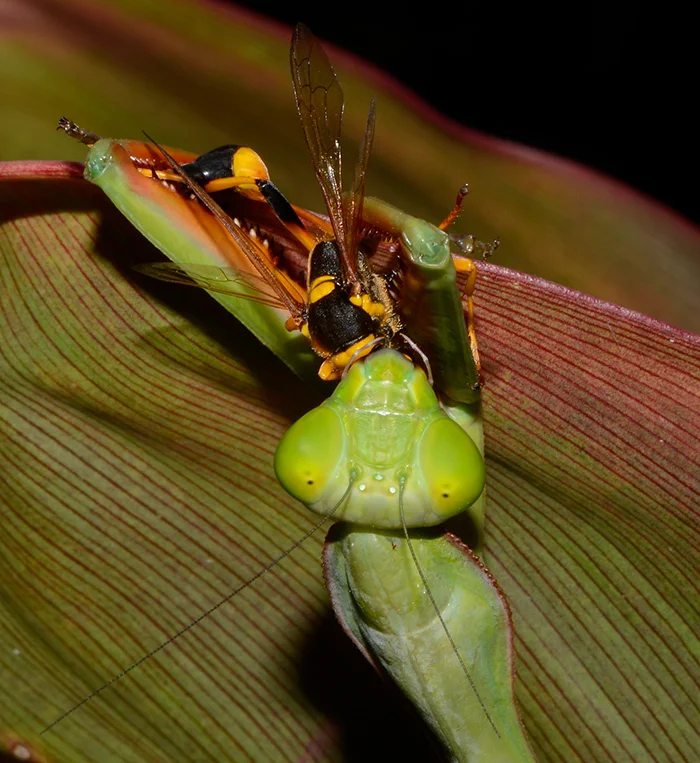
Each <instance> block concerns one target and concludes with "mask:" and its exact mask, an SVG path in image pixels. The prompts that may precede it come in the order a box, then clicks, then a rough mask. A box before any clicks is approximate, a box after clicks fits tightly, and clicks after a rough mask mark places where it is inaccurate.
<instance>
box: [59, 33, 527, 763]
mask: <svg viewBox="0 0 700 763" xmlns="http://www.w3.org/2000/svg"><path fill="white" fill-rule="evenodd" d="M291 59H292V75H293V80H294V84H295V92H296V96H297V105H298V108H299V112H300V116H301V120H302V125H303V126H304V130H305V135H306V138H307V142H308V144H309V148H310V153H311V156H312V160H313V162H314V166H315V169H316V173H317V177H318V179H319V183H320V184H321V187H322V190H323V192H324V196H325V199H326V204H327V210H328V213H329V216H330V223H328V222H326V221H325V220H323V219H322V218H320V217H317V216H314V215H311V214H309V213H305V212H303V211H302V210H297V209H296V208H294V207H293V206H292V205H291V204H290V203H289V202H288V201H287V200H286V198H285V197H284V196H283V195H282V194H281V193H279V191H278V190H277V189H276V188H275V187H274V186H272V184H271V181H270V180H269V176H268V175H267V170H266V168H264V164H262V162H261V161H260V162H258V161H257V159H256V158H255V157H256V155H253V156H252V157H251V154H248V153H243V154H242V155H241V154H240V153H239V152H240V149H239V147H234V148H236V150H235V151H229V152H228V154H227V157H228V158H227V160H226V161H225V162H224V163H223V165H222V164H221V161H220V160H221V155H220V154H217V155H216V157H215V158H216V162H219V163H218V164H217V163H216V162H215V161H214V159H212V158H210V159H208V160H206V161H203V162H202V161H200V162H199V165H198V166H197V171H198V173H199V174H195V173H194V171H193V170H192V169H189V171H188V168H189V167H190V165H194V164H195V163H196V162H197V161H198V160H197V159H196V158H194V157H189V156H188V155H186V154H178V153H176V152H172V153H171V152H169V151H167V150H166V149H163V148H161V147H159V146H157V145H154V144H152V143H140V142H135V141H112V140H106V141H105V140H99V139H97V136H92V135H91V134H88V133H84V132H83V131H79V128H77V127H76V126H75V125H72V123H66V124H64V125H63V127H64V129H67V131H68V132H71V133H72V134H73V135H74V137H79V138H80V139H82V140H83V142H85V143H87V144H88V145H90V147H91V148H90V153H89V155H88V158H87V163H86V177H87V178H88V179H89V180H91V181H92V182H94V183H96V184H97V185H99V186H100V187H101V188H103V190H104V191H105V192H106V193H107V195H108V196H109V197H110V198H111V199H112V200H113V201H114V203H115V204H116V206H117V207H118V208H119V209H120V210H121V211H122V212H124V214H125V215H126V216H127V217H128V218H129V219H130V220H131V221H132V222H133V223H134V224H135V225H136V226H137V227H138V228H139V229H140V230H141V231H142V232H143V233H144V234H145V235H146V236H147V237H148V238H149V239H151V240H152V241H153V242H154V243H156V245H157V246H158V247H159V248H160V249H161V250H162V251H163V252H164V253H165V254H166V255H167V256H168V257H169V258H170V259H171V263H172V264H168V263H166V264H161V265H160V266H153V267H152V268H150V271H148V272H149V274H150V275H155V276H156V277H161V278H164V279H165V280H170V281H176V282H181V283H189V284H192V285H197V286H200V287H203V288H205V289H207V290H208V291H210V292H211V293H212V296H214V297H215V298H217V299H218V300H219V301H221V302H222V304H224V306H225V307H227V309H229V310H230V311H231V312H232V313H233V314H234V315H236V316H237V317H238V318H239V319H240V320H241V321H242V322H243V323H244V324H245V325H246V326H247V327H248V328H250V329H251V330H252V331H253V332H254V333H255V334H256V336H257V337H258V338H259V339H260V340H261V341H262V342H263V343H264V344H266V345H267V346H268V347H269V348H270V349H271V350H272V351H273V352H275V354H277V355H278V356H279V357H280V359H282V360H283V361H284V362H285V363H287V365H289V366H290V367H291V368H292V369H293V370H295V371H296V372H297V373H299V374H300V375H308V374H309V371H310V369H315V368H316V367H317V365H318V358H317V357H316V356H320V357H321V358H322V359H323V362H322V364H321V372H320V375H321V377H322V378H323V379H326V380H328V381H334V380H339V384H338V386H337V387H336V388H335V390H334V391H333V392H332V393H331V394H330V396H329V398H328V399H327V400H326V401H324V402H323V403H322V404H321V405H320V406H318V407H317V408H315V409H313V410H312V411H310V412H309V413H307V414H306V415H305V416H304V417H302V418H301V419H300V420H299V421H298V422H297V423H296V424H294V425H293V426H292V428H291V429H290V430H289V432H288V433H287V434H286V435H285V437H284V438H283V440H282V441H281V443H280V445H279V447H278V450H277V454H276V456H275V464H274V467H275V472H276V474H277V476H278V478H279V481H280V483H281V484H282V486H283V487H284V488H285V489H286V490H287V491H288V492H289V493H290V494H291V495H293V496H294V497H295V498H297V499H298V500H300V501H301V502H302V503H304V504H306V505H307V506H308V507H309V508H310V509H311V510H312V511H315V512H317V513H319V514H320V515H321V516H322V517H328V518H331V519H334V520H342V523H341V524H340V525H337V526H335V527H334V528H333V529H332V530H331V533H330V535H329V539H328V541H327V543H326V547H325V551H324V560H323V564H324V575H325V580H326V583H327V587H328V589H329V592H330V595H331V600H332V603H333V606H334V609H335V612H336V615H337V617H338V619H339V620H340V622H341V624H342V626H343V628H344V629H345V630H346V632H347V633H348V634H349V636H350V638H351V639H352V640H353V641H354V642H355V644H356V645H357V646H358V647H359V648H360V650H361V651H362V652H363V654H365V656H366V657H368V659H370V661H372V662H373V663H374V664H375V665H377V666H378V667H379V668H380V669H381V670H383V671H386V672H387V673H388V674H389V675H390V676H391V677H392V678H393V680H394V681H395V682H396V683H397V684H398V685H399V686H400V687H401V689H402V690H403V691H404V693H405V694H406V695H407V696H409V697H410V698H411V700H412V701H413V703H414V705H415V706H416V707H417V708H418V709H419V712H420V713H421V715H422V716H423V718H424V719H425V720H426V722H427V723H428V724H429V725H430V726H431V728H432V729H433V731H434V732H435V733H436V735H437V736H438V737H439V739H440V740H441V741H442V743H443V744H444V746H445V749H446V750H447V751H448V754H449V755H450V757H451V758H452V759H454V760H465V761H467V760H468V761H494V760H501V761H528V760H534V758H533V756H532V752H531V751H530V748H529V745H528V742H527V739H526V737H525V734H524V731H523V730H522V726H521V723H520V720H519V716H518V711H517V706H516V704H515V699H514V695H513V674H512V643H511V638H512V637H511V635H510V615H509V612H508V607H507V603H506V602H505V599H504V597H503V596H502V594H501V593H500V591H499V589H498V587H497V585H496V583H495V581H494V580H493V578H492V577H491V576H490V574H489V573H488V571H487V570H486V569H485V568H484V567H483V564H482V563H481V561H480V559H479V557H478V556H477V555H476V553H475V551H476V552H478V553H481V552H482V543H481V533H482V528H483V511H484V499H483V495H482V493H483V485H484V461H483V437H482V425H481V408H480V405H481V404H480V367H479V361H478V354H477V351H476V336H475V332H474V326H473V308H472V305H471V292H472V291H473V278H474V270H473V264H472V263H471V260H469V259H468V258H467V257H458V258H457V260H456V262H457V264H458V266H459V267H460V269H461V270H463V271H464V272H465V273H466V274H467V278H468V279H470V280H469V285H468V287H467V298H468V321H467V324H465V321H464V315H463V309H462V294H461V291H460V288H459V287H458V282H457V271H456V268H455V260H454V259H453V257H452V256H451V254H450V239H449V237H448V235H447V233H446V232H445V231H444V230H442V229H441V228H439V227H436V226H433V225H431V224H430V223H428V222H426V221H423V220H418V219H416V218H413V217H411V216H410V215H407V214H405V213H403V212H401V211H399V210H396V209H394V208H393V207H391V206H390V205H388V204H386V203H385V202H381V201H378V200H376V199H369V198H365V192H364V188H365V177H366V168H367V162H368V160H369V156H370V149H371V143H372V135H373V130H374V107H373V106H372V108H371V109H370V115H369V118H368V124H367V129H366V132H365V139H364V142H363V147H362V149H361V152H360V161H359V163H358V169H357V170H356V173H355V182H354V187H353V191H352V192H351V193H350V194H343V192H342V183H341V180H340V177H341V174H342V171H341V155H340V144H339V137H340V122H341V116H342V91H341V90H340V85H339V83H338V81H337V77H336V76H335V73H334V72H333V69H332V67H331V65H330V63H329V62H328V59H327V57H326V56H325V53H324V52H323V50H322V48H321V46H320V45H319V44H318V42H317V41H316V40H315V38H313V36H312V35H311V33H310V32H309V31H308V30H307V29H306V28H305V27H301V26H300V27H297V30H296V31H295V35H294V39H293V42H292V52H291ZM211 153H213V152H211ZM237 155H238V160H239V165H238V166H237V165H236V156H237ZM205 156H207V155H205ZM187 160H189V161H187ZM244 160H245V161H244ZM202 165H203V166H204V170H202ZM209 170H211V171H209ZM217 173H218V174H217ZM271 186H272V188H271ZM220 190H232V191H234V192H235V199H234V206H236V205H240V210H241V211H240V212H239V213H238V214H240V218H239V217H236V216H235V214H231V213H229V212H228V211H225V210H224V209H222V207H221V206H220V205H219V204H218V203H217V201H216V200H215V196H216V194H217V193H218V192H219V191H220ZM212 194H213V195H212ZM236 209H239V207H238V206H236ZM250 210H254V211H252V212H251V211H250ZM270 213H271V214H270ZM455 214H456V212H455ZM453 216H454V215H453ZM453 216H452V217H453ZM451 219H452V218H451V217H448V219H447V221H446V224H445V225H444V227H447V225H448V224H449V222H450V221H451ZM246 220H248V221H250V220H252V221H254V223H255V226H254V227H253V225H251V224H250V223H246V222H245V221H246ZM174 222H175V224H173V223H174ZM253 230H255V231H256V232H255V235H253V234H252V231H253ZM261 233H262V234H264V237H263V235H261ZM282 239H283V240H284V241H285V244H284V249H285V254H284V257H285V258H286V259H285V262H284V263H282V264H280V262H279V261H276V259H277V258H276V256H272V255H273V253H272V247H271V246H270V244H269V243H268V245H267V246H265V245H264V241H268V242H270V241H279V240H282ZM373 241H374V242H375V243H376V246H375V247H374V248H375V249H376V250H377V251H378V252H379V256H381V254H382V248H383V249H384V250H386V251H388V252H389V253H390V254H391V255H392V256H393V257H394V260H395V261H394V264H393V265H392V267H395V268H397V271H398V272H396V273H394V272H393V271H391V270H390V269H385V270H384V271H382V270H379V271H377V270H375V269H373V266H372V259H373V256H374V254H375V253H374V252H373V253H366V252H364V251H363V250H361V248H360V243H363V245H364V244H366V243H367V242H369V244H370V246H371V245H372V242H373ZM299 252H301V255H302V257H303V258H304V259H308V260H309V263H310V264H309V265H308V266H307V265H304V267H305V268H306V283H305V284H304V285H300V283H299V280H298V278H297V279H295V278H294V277H293V275H291V274H292V273H293V269H294V264H293V263H294V262H295V260H294V256H293V255H294V254H295V253H296V254H298V253H299ZM290 262H291V263H292V264H290ZM333 300H335V301H333ZM324 306H325V308H326V309H325V311H324V310H323V309H321V308H324ZM290 329H291V330H292V333H290ZM465 511H466V512H467V513H468V516H469V519H470V521H471V523H472V526H473V527H474V528H476V529H475V532H476V536H477V538H478V540H477V542H476V543H475V544H474V545H475V550H470V549H469V548H468V547H466V546H465V545H464V544H462V543H461V542H460V541H458V540H457V539H456V538H455V537H454V536H449V535H445V534H444V533H443V532H442V531H441V530H439V529H431V528H434V527H435V528H436V526H437V525H440V524H442V523H443V522H444V521H446V520H447V519H449V518H450V517H454V516H457V515H461V514H463V512H465ZM322 521H323V520H321V522H322ZM318 527H320V523H319V524H318V525H316V526H315V527H314V530H315V529H317V528H318ZM276 562H277V560H276V561H275V562H274V563H273V564H272V565H269V567H271V566H273V565H274V564H275V563H276ZM230 598H231V597H227V600H228V599H230ZM220 604H221V602H219V603H217V605H216V607H218V606H220ZM216 607H214V608H216ZM212 609H213V608H212ZM210 611H211V610H210ZM198 619H199V618H198ZM179 635H180V634H176V635H175V637H177V636H179ZM170 641H172V639H169V641H168V643H169V642H170ZM159 649H160V647H159ZM141 662H142V660H139V661H138V663H136V665H138V664H140V663H141ZM132 667H133V666H132ZM130 670H131V668H129V671H130ZM110 683H111V682H110ZM102 688H104V687H102ZM102 688H100V689H98V690H97V692H95V694H97V693H100V692H101V691H102ZM91 696H93V695H91ZM81 704H82V703H81ZM73 710H75V708H73V709H71V710H69V712H73ZM59 720H60V719H59ZM53 725H54V724H51V726H50V727H48V729H50V728H51V727H52V726H53Z"/></svg>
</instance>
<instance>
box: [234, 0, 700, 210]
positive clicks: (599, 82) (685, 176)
mask: <svg viewBox="0 0 700 763" xmlns="http://www.w3.org/2000/svg"><path fill="white" fill-rule="evenodd" d="M239 4H240V5H243V6H244V7H247V8H249V9H250V10H254V11H256V12H258V13H260V14H261V15H265V16H268V17H270V18H275V19H277V20H279V21H283V22H285V23H287V24H290V25H293V24H294V23H296V22H297V21H303V22H304V23H306V24H307V25H308V26H309V27H311V29H312V30H313V31H314V33H315V34H316V35H317V36H318V37H319V38H321V39H323V40H327V41H328V42H331V43H333V44H335V45H338V46H340V47H342V48H345V49H346V50H348V51H351V52H353V53H355V54H357V55H358V56H361V57H362V58H364V59H366V60H367V61H368V62H372V63H374V64H376V65H377V66H378V67H380V68H381V69H383V70H384V71H386V72H388V73H390V74H392V75H393V76H394V77H396V78H397V79H398V80H400V81H401V82H403V83H404V84H405V85H407V86H408V87H409V88H411V89H412V90H413V91H415V92H416V93H418V94H419V95H420V96H421V97H422V98H423V99H425V100H426V101H428V102H429V103H431V104H432V105H433V106H434V107H435V108H437V109H438V110H439V111H441V112H443V113H444V114H446V115H448V116H450V117H451V118H453V119H454V120H455V121H457V122H460V123H462V124H464V125H467V126H469V127H473V128H476V129H479V130H481V131H483V132H486V133H489V134H491V135H496V136H499V137H502V138H507V139H510V140H513V141H517V142H520V143H525V144H527V145H530V146H535V147H538V148H541V149H543V150H545V151H549V152H552V153H556V154H559V155H561V156H565V157H569V158H571V159H574V160H576V161H578V162H581V163H583V164H587V165H590V166H592V167H595V168H597V169H599V170H601V171H602V172H605V173H607V174H609V175H612V176H614V177H617V178H619V179H621V180H624V181H625V182H627V183H628V184H630V185H632V186H635V187H636V188H638V189H640V190H641V191H643V192H645V193H647V194H648V195H650V196H653V197H655V198H657V199H659V200H660V201H662V202H664V203H665V204H667V205H668V206H671V207H673V208H675V209H676V210H678V211H679V212H681V213H682V214H684V215H685V216H686V217H688V218H690V219H691V220H694V221H695V222H696V223H700V205H699V204H698V193H697V190H696V183H697V182H698V173H699V172H700V162H699V161H698V152H697V147H696V140H697V134H698V126H699V121H698V118H697V116H696V113H695V111H696V109H697V108H698V103H697V101H698V74H699V73H700V67H699V66H698V55H697V50H698V42H697V40H695V41H694V40H692V39H691V33H692V28H691V21H690V19H689V17H687V16H685V17H684V16H682V15H680V13H678V14H676V13H674V9H673V8H671V7H670V4H669V7H663V6H659V7H658V8H656V9H655V11H654V15H653V16H652V15H646V16H643V15H641V14H640V11H639V10H635V11H632V10H630V12H629V13H624V12H622V11H621V10H618V9H617V8H616V7H615V6H614V4H610V5H609V6H608V7H605V6H601V7H598V8H595V7H594V6H593V5H588V6H583V5H581V6H579V7H578V8H577V7H576V6H569V5H567V6H562V7H561V9H560V10H558V11H549V12H548V14H545V13H544V11H543V10H541V9H539V10H538V9H537V8H535V10H533V9H532V8H527V9H525V10H523V8H522V6H521V8H520V9H515V10H514V9H513V8H510V7H508V6H507V5H506V4H501V3H493V2H492V3H483V2H472V3H468V2H467V3H462V4H460V5H456V4H454V5H453V6H450V5H448V4H446V3H444V2H443V3H440V2H434V3H431V2H425V0H424V1H423V2H421V3H420V7H421V8H422V9H423V10H422V15H421V16H418V15H408V14H407V13H406V12H405V11H401V10H399V9H400V8H401V7H402V6H401V5H400V4H398V3H368V2H366V1H365V0H359V2H354V3H350V2H346V3H339V2H337V0H335V1H334V2H328V3H327V4H326V5H325V6H321V5H320V4H313V5H307V4H304V3H277V2H265V1H264V0H258V2H244V3H239ZM403 7H408V6H403ZM312 8H313V10H312ZM389 8H393V9H394V10H393V11H392V13H393V15H390V14H389V11H388V9H389ZM319 9H322V10H319ZM377 14H379V15H377Z"/></svg>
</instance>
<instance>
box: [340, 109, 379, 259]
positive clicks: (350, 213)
mask: <svg viewBox="0 0 700 763" xmlns="http://www.w3.org/2000/svg"><path fill="white" fill-rule="evenodd" d="M375 106H376V103H375V101H374V100H372V103H371V104H370V106H369V113H368V114H367V126H366V127H365V135H364V138H363V139H362V145H361V146H360V156H359V158H358V161H357V165H356V166H355V179H354V182H353V192H352V195H350V196H349V197H348V198H347V199H345V205H344V210H345V230H346V235H347V239H346V241H347V244H346V246H347V249H348V252H350V253H351V259H352V261H353V263H355V261H356V259H355V258H356V253H357V247H358V244H359V241H358V234H359V230H360V225H361V224H362V207H363V206H364V201H365V189H366V187H367V165H368V164H369V156H370V154H371V153H372V143H373V142H374V122H375Z"/></svg>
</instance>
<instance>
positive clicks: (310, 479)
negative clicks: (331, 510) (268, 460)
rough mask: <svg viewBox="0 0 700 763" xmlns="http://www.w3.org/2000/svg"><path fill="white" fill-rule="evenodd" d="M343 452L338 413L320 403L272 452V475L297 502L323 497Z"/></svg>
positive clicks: (343, 438)
mask: <svg viewBox="0 0 700 763" xmlns="http://www.w3.org/2000/svg"><path fill="white" fill-rule="evenodd" d="M344 454H345V431H344V430H343V426H342V423H341V421H340V418H339V417H338V415H337V414H336V413H335V412H334V411H332V410H331V409H329V408H326V407H324V406H320V407H318V408H314V409H313V410H312V411H309V412H308V413H307V414H306V415H305V416H302V417H301V418H300V419H299V421H297V422H296V423H294V424H292V426H291V427H290V428H289V430H288V431H287V434H285V436H284V437H283V438H282V441H281V442H280V444H279V446H278V447H277V452H276V453H275V474H276V475H277V479H278V480H279V481H280V483H281V484H282V487H283V488H284V489H285V490H286V491H287V492H288V493H290V494H291V495H292V496H294V498H296V499H297V500H298V501H301V502H302V503H305V504H307V505H308V504H312V503H315V502H316V501H318V500H319V499H320V498H322V497H323V495H324V493H325V492H326V490H327V489H328V487H329V485H330V483H331V481H332V479H333V477H334V475H335V473H336V471H337V468H338V464H339V463H340V461H341V459H342V458H343V456H344Z"/></svg>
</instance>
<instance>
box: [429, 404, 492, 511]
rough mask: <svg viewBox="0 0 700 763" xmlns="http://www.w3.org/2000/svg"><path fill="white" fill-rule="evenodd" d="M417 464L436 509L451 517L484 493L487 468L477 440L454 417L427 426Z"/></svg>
mask: <svg viewBox="0 0 700 763" xmlns="http://www.w3.org/2000/svg"><path fill="white" fill-rule="evenodd" d="M418 466H419V469H420V472H421V474H422V476H423V484H424V485H425V489H426V491H427V493H428V498H429V500H430V502H431V504H432V507H433V510H434V511H435V512H436V513H437V514H439V515H440V516H442V517H444V519H448V518H449V517H451V516H453V515H455V514H459V513H460V512H461V511H464V510H465V509H466V508H467V507H469V506H471V504H472V503H474V501H476V499H477V498H478V497H479V496H480V495H481V491H482V490H483V489H484V480H485V476H486V471H485V467H484V459H483V457H482V455H481V453H480V452H479V449H478V448H477V447H476V445H475V444H474V441H473V440H472V439H471V437H469V435H468V434H467V433H466V432H465V431H464V430H463V429H462V428H461V427H460V426H459V425H458V424H456V423H455V422H454V421H452V419H449V418H447V417H445V418H440V419H438V420H437V421H434V422H433V423H432V424H429V425H428V428H427V429H426V430H425V433H424V434H423V437H422V438H421V441H420V443H419V445H418Z"/></svg>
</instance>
